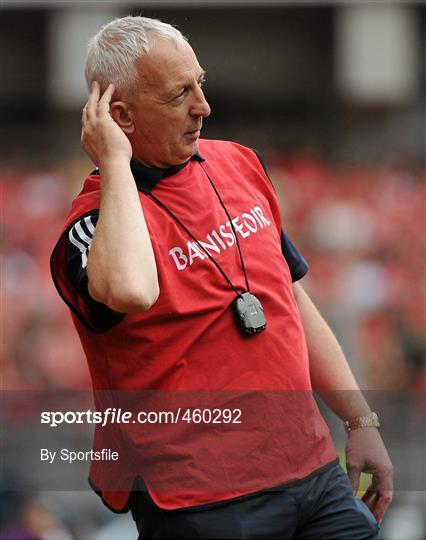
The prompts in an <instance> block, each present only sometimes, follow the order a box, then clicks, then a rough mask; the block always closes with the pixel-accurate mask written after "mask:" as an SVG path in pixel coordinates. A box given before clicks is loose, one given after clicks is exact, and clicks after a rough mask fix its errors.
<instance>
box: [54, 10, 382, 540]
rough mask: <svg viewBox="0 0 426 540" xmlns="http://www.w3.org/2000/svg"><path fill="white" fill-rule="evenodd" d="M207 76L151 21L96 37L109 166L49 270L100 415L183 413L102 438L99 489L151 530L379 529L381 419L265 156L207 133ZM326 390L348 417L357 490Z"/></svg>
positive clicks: (158, 533) (103, 158) (264, 534)
mask: <svg viewBox="0 0 426 540" xmlns="http://www.w3.org/2000/svg"><path fill="white" fill-rule="evenodd" d="M204 76H205V71H204V70H203V69H202V68H201V66H200V65H199V63H198V60H197V58H196V56H195V54H194V52H193V50H192V48H191V47H190V45H189V44H188V42H187V41H186V40H185V38H183V36H182V35H181V34H180V32H178V31H177V30H176V29H175V28H173V27H172V26H170V25H168V24H165V23H162V22H160V21H156V20H153V19H147V18H144V17H125V18H123V19H117V20H115V21H112V22H111V23H109V24H108V25H106V26H105V27H103V28H102V29H101V30H100V32H99V33H98V34H97V35H96V36H95V37H94V38H93V39H92V41H91V43H90V45H89V54H88V59H87V65H86V78H87V82H88V85H89V88H90V96H89V100H88V102H87V104H86V106H85V107H84V110H83V117H82V123H83V129H82V145H83V147H84V149H85V150H86V152H87V153H88V155H89V156H90V158H91V159H92V161H93V162H94V163H95V164H96V165H97V167H99V169H96V170H95V171H94V172H93V173H92V174H91V175H90V176H89V177H88V179H87V180H86V182H85V184H84V187H83V190H82V192H81V193H80V194H79V196H78V197H77V198H76V200H75V201H74V203H73V207H72V210H71V212H70V214H69V216H68V219H67V221H66V223H65V225H64V230H63V233H62V235H61V237H60V239H59V242H58V244H57V245H56V247H55V250H54V252H53V254H52V274H53V277H54V280H55V284H56V286H57V288H58V290H59V292H60V294H61V296H62V298H63V299H64V300H65V301H66V303H67V304H68V305H69V307H70V309H71V311H72V315H73V319H74V323H75V325H76V328H77V330H78V332H79V335H80V339H81V341H82V344H83V347H84V350H85V352H86V355H87V358H88V362H89V367H90V370H91V375H92V379H93V384H94V389H95V390H100V391H101V392H100V393H99V392H98V393H95V400H96V401H97V405H98V408H100V409H101V410H105V409H106V408H108V407H109V410H112V409H113V408H114V407H115V408H118V404H120V406H121V403H122V402H121V401H118V400H121V399H124V401H125V403H126V407H127V408H129V409H131V410H132V411H133V412H135V413H136V412H137V410H138V409H139V410H140V409H142V408H144V409H145V410H146V409H147V408H148V407H149V406H150V407H151V412H152V410H157V411H158V410H160V409H161V408H163V410H164V409H167V408H168V414H172V413H173V414H175V416H174V419H175V421H174V422H173V423H172V424H173V425H168V426H165V425H158V426H156V427H155V428H154V427H153V426H147V424H146V422H142V423H143V427H141V424H139V423H138V422H136V423H134V422H131V423H128V424H121V425H119V427H117V426H116V425H111V426H109V430H108V438H106V435H105V433H104V432H102V430H100V429H98V430H97V431H96V435H95V446H96V445H97V446H98V448H101V447H102V445H103V444H104V445H106V444H107V445H108V447H111V446H114V445H115V446H114V447H116V448H117V449H119V451H120V463H119V464H117V465H114V464H113V463H109V464H108V465H105V464H104V463H102V462H93V463H92V468H91V476H90V480H91V483H92V485H93V487H94V488H95V489H96V490H97V491H98V492H99V494H100V495H101V496H102V499H103V501H104V502H105V504H107V505H108V506H109V507H110V508H111V509H113V510H114V511H118V512H123V511H127V510H129V508H130V509H131V510H132V514H133V517H134V519H135V520H136V522H137V527H138V530H139V532H140V533H141V537H143V538H254V537H256V538H271V537H274V538H275V537H276V538H343V537H345V538H351V539H355V538H376V537H377V534H378V529H379V526H378V522H380V521H381V520H382V518H383V515H384V513H385V511H386V508H387V506H388V505H389V503H390V501H391V496H392V465H391V462H390V460H389V457H388V455H387V452H386V450H385V448H384V445H383V443H382V440H381V438H380V435H379V432H378V430H377V425H378V422H377V417H376V416H375V414H374V413H372V412H371V410H370V408H369V406H368V404H367V403H366V402H365V400H364V398H363V397H362V395H361V393H360V392H359V388H358V386H357V384H356V382H355V380H354V378H353V375H352V373H351V371H350V369H349V367H348V364H347V362H346V360H345V357H344V355H343V353H342V351H341V349H340V347H339V345H338V343H337V341H336V339H335V337H334V335H333V334H332V332H331V330H330V329H329V328H328V326H327V325H326V323H325V322H324V320H323V319H322V318H321V316H320V314H319V313H318V311H317V310H316V308H315V307H314V305H313V304H312V302H311V300H310V299H309V297H308V295H307V294H306V292H305V291H304V290H303V288H302V286H301V285H300V284H299V283H298V280H299V279H300V278H301V277H303V275H304V274H305V273H306V271H307V265H306V262H305V261H304V259H303V257H302V256H301V255H300V254H299V253H298V251H297V250H296V248H295V247H294V246H293V244H292V243H291V242H290V240H289V239H288V238H287V236H286V235H285V234H284V232H283V231H282V230H281V216H280V212H279V205H278V202H277V199H276V196H275V193H274V190H273V188H272V186H271V183H270V181H269V179H268V177H267V175H266V173H265V170H264V169H263V167H262V164H261V162H260V160H259V158H258V156H257V154H256V153H255V152H253V151H252V150H250V149H248V148H245V147H242V146H240V145H237V144H235V143H228V142H223V141H207V140H201V139H200V130H201V128H202V123H203V119H204V118H205V117H207V116H208V115H209V114H210V107H209V105H208V103H207V102H206V100H205V97H204V94H203V90H202V86H203V83H204ZM311 382H312V387H313V388H314V389H317V390H318V391H319V392H320V393H321V394H322V396H323V398H324V400H325V401H326V403H327V404H328V406H329V407H330V408H331V409H332V410H333V411H334V412H335V413H336V414H337V415H338V416H339V417H340V418H341V419H342V420H344V421H346V422H347V425H348V426H349V429H350V431H349V436H348V441H347V445H346V458H347V469H348V475H349V480H350V483H349V480H348V477H347V476H346V474H345V473H344V472H343V470H342V469H341V468H340V466H339V465H338V460H337V457H336V451H335V448H334V445H333V443H332V441H331V438H330V434H329V432H328V428H327V427H326V425H325V423H324V421H323V419H322V418H321V416H320V414H319V411H318V409H317V407H316V404H315V402H314V400H313V399H312V395H311ZM142 390H143V391H144V393H143V392H142V393H141V392H140V391H142ZM115 391H119V392H120V395H119V397H117V394H116V392H115ZM153 391H154V392H153ZM135 392H136V393H135ZM123 394H125V397H124V398H123ZM181 411H185V413H184V415H186V416H185V420H183V417H181V418H180V419H178V418H177V416H178V413H179V414H180V413H181ZM197 411H200V413H199V412H197ZM154 412H155V411H154ZM196 415H198V416H196ZM201 415H202V416H201ZM132 418H135V416H133V417H132ZM156 418H158V416H157V417H156ZM139 419H140V416H139ZM144 420H146V416H144ZM361 471H365V472H370V473H372V474H373V483H372V486H371V488H370V489H369V490H368V491H367V493H366V494H365V496H364V501H365V502H362V501H360V500H359V499H357V498H356V497H355V496H354V493H353V492H354V491H355V492H356V490H357V487H358V482H359V476H360V473H361ZM351 485H352V489H351ZM368 508H370V509H371V512H372V513H371V512H370V510H369V509H368ZM373 514H374V516H373Z"/></svg>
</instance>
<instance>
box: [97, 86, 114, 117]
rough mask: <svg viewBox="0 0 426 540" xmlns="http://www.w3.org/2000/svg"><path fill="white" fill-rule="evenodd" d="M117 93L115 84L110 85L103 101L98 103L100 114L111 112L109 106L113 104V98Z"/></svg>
mask: <svg viewBox="0 0 426 540" xmlns="http://www.w3.org/2000/svg"><path fill="white" fill-rule="evenodd" d="M114 92H115V87H114V85H113V84H109V85H108V88H107V89H106V90H105V92H104V93H103V95H102V97H101V99H100V100H99V103H98V111H99V112H109V104H110V103H111V99H112V96H113V94H114Z"/></svg>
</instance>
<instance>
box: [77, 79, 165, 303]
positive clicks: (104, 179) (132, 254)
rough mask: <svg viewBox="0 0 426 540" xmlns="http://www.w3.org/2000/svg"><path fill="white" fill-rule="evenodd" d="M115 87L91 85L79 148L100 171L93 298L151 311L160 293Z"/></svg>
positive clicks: (90, 282) (90, 275)
mask: <svg viewBox="0 0 426 540" xmlns="http://www.w3.org/2000/svg"><path fill="white" fill-rule="evenodd" d="M113 93H114V86H113V85H109V86H108V88H107V89H106V91H105V92H104V93H103V95H102V96H101V95H100V86H99V84H98V83H97V82H94V83H93V84H92V88H91V93H90V96H89V100H88V102H87V104H86V105H85V107H84V109H83V114H82V133H81V145H82V147H83V149H84V150H85V151H86V153H87V154H88V156H89V157H90V159H91V160H92V161H93V162H94V163H95V165H97V166H98V167H99V169H100V175H101V182H100V204H99V219H98V223H97V225H96V229H95V232H94V235H93V241H92V245H91V248H90V252H89V257H88V263H87V275H88V289H89V294H90V296H92V298H93V299H94V300H96V301H98V302H101V303H103V304H105V305H107V306H108V307H110V308H111V309H113V310H115V311H119V312H121V313H133V312H138V311H146V310H148V309H149V308H150V307H151V306H152V305H153V304H154V303H155V302H156V300H157V298H158V295H159V286H158V276H157V266H156V263H155V258H154V252H153V249H152V245H151V240H150V237H149V234H148V229H147V226H146V222H145V217H144V214H143V209H142V206H141V202H140V199H139V194H138V190H137V188H136V183H135V180H134V178H133V175H132V172H131V169H130V160H131V158H132V146H131V144H130V141H129V139H128V138H127V136H126V135H125V133H124V132H123V131H122V129H121V128H120V126H119V125H118V124H117V123H116V122H115V121H114V120H113V118H112V117H111V114H110V104H111V99H112V96H113Z"/></svg>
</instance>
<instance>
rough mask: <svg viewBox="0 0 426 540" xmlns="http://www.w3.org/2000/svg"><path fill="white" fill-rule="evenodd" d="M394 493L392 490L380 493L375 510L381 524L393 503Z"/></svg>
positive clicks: (375, 515)
mask: <svg viewBox="0 0 426 540" xmlns="http://www.w3.org/2000/svg"><path fill="white" fill-rule="evenodd" d="M392 497H393V492H392V491H391V490H385V491H378V493H377V501H376V504H375V507H374V510H373V513H374V517H375V518H376V519H377V521H378V522H379V523H381V521H382V519H383V516H384V515H385V513H386V510H387V509H388V508H389V505H390V503H391V502H392Z"/></svg>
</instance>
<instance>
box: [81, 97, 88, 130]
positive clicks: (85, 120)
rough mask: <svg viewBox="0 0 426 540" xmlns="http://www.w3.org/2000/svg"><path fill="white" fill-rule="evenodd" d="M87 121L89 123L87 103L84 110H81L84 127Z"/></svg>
mask: <svg viewBox="0 0 426 540" xmlns="http://www.w3.org/2000/svg"><path fill="white" fill-rule="evenodd" d="M86 123H87V103H86V105H85V106H84V107H83V110H82V112H81V125H82V126H83V127H84V126H85V124H86Z"/></svg>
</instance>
